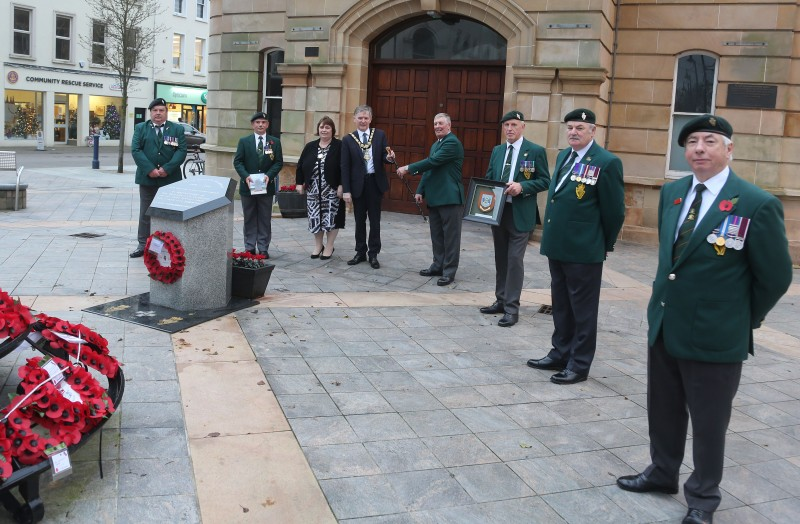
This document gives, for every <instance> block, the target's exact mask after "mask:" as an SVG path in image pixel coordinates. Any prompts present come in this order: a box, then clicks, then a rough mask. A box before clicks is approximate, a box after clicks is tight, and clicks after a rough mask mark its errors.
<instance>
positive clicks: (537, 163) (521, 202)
mask: <svg viewBox="0 0 800 524" xmlns="http://www.w3.org/2000/svg"><path fill="white" fill-rule="evenodd" d="M507 153H508V143H507V142H505V143H502V144H500V145H499V146H495V148H494V149H493V150H492V156H491V157H490V158H489V169H487V170H486V178H488V179H491V180H501V179H502V177H503V167H504V165H505V162H506V154H507ZM522 161H532V162H533V171H527V172H525V171H523V170H522V168H521V167H520V164H521V162H522ZM511 172H512V173H514V182H519V183H520V185H521V186H522V193H520V194H519V195H517V196H515V197H513V198H512V199H511V203H512V204H513V205H512V206H511V211H512V212H513V213H514V227H515V228H517V231H533V228H534V227H536V216H537V215H538V212H537V207H536V193H538V192H540V191H544V190H545V189H547V188H548V187H549V186H550V173H549V171H548V169H547V153H546V152H545V150H544V148H543V147H542V146H537V145H536V144H534V143H533V142H531V141H530V140H528V139H526V138H523V139H522V145H520V148H519V155H517V162H516V164H515V165H513V166H511Z"/></svg>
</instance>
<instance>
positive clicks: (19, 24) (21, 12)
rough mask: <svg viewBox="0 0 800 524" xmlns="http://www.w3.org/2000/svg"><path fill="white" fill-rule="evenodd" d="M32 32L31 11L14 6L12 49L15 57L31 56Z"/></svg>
mask: <svg viewBox="0 0 800 524" xmlns="http://www.w3.org/2000/svg"><path fill="white" fill-rule="evenodd" d="M32 31H33V11H32V10H30V9H25V8H24V7H16V6H14V44H13V45H14V48H13V50H12V52H13V53H14V54H15V55H21V56H31V54H32V52H31V41H32V38H31V33H32Z"/></svg>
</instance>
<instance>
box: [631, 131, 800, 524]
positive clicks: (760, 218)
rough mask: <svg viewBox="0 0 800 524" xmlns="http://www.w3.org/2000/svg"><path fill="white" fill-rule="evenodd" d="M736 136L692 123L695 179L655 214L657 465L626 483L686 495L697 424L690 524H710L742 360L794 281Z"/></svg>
mask: <svg viewBox="0 0 800 524" xmlns="http://www.w3.org/2000/svg"><path fill="white" fill-rule="evenodd" d="M732 136H733V128H732V127H731V125H730V124H729V123H728V122H727V121H726V120H725V119H724V118H722V117H719V116H714V115H701V116H698V117H696V118H694V119H692V120H690V121H689V122H687V124H686V125H685V126H684V127H683V129H682V130H681V132H680V134H679V135H678V144H679V145H680V146H682V147H684V148H685V157H686V161H687V162H688V164H689V166H690V167H691V169H692V172H693V174H692V175H690V176H687V177H684V178H682V179H681V180H677V181H675V182H670V183H668V184H666V185H664V187H663V188H662V190H661V198H660V200H659V205H658V235H659V250H658V269H657V271H656V277H655V281H654V282H653V294H652V296H651V297H650V304H649V305H648V307H647V321H648V324H649V329H648V339H647V343H648V353H647V359H648V364H647V418H648V424H649V432H650V459H651V464H650V465H649V466H648V467H647V468H645V470H644V471H643V472H642V473H639V474H638V475H626V476H623V477H620V478H619V479H617V485H618V486H619V487H620V488H622V489H624V490H627V491H634V492H650V491H654V492H661V493H677V492H678V478H679V474H680V467H681V462H682V461H683V455H684V447H685V445H686V430H687V427H688V423H689V421H690V420H691V423H692V435H693V441H692V451H693V457H692V458H693V463H694V470H693V471H692V473H691V475H689V478H688V479H687V480H686V482H685V483H684V485H683V491H684V496H685V497H686V502H687V503H688V506H689V511H688V512H687V514H686V517H685V518H684V519H683V522H684V523H685V524H699V523H705V522H712V520H713V515H714V511H716V509H717V507H718V506H719V504H720V500H721V496H720V490H719V484H720V482H721V480H722V471H723V467H722V466H723V462H724V460H725V433H726V432H727V430H728V423H729V422H730V417H731V409H732V404H733V397H734V396H735V395H736V391H737V389H738V387H739V380H740V378H741V374H742V362H743V361H744V360H746V359H747V356H748V354H752V353H753V330H754V329H756V328H758V327H759V326H760V325H761V322H763V320H764V318H765V317H766V315H767V313H768V312H769V311H770V309H772V307H773V306H774V305H775V304H776V303H777V301H778V300H779V299H780V297H781V296H782V295H783V294H784V293H785V292H786V290H787V289H788V288H789V285H790V284H791V282H792V261H791V258H790V256H789V246H788V242H787V240H786V230H785V226H784V222H783V208H782V206H781V203H780V201H779V200H778V199H777V198H775V197H774V196H772V195H770V194H769V193H767V192H766V191H764V190H762V189H760V188H759V187H757V186H755V185H753V184H751V183H749V182H746V181H744V180H742V179H741V178H739V177H737V176H736V175H735V174H734V172H733V171H732V170H731V169H730V168H729V167H728V165H729V163H730V161H731V159H732V157H733V142H732V140H731V138H732Z"/></svg>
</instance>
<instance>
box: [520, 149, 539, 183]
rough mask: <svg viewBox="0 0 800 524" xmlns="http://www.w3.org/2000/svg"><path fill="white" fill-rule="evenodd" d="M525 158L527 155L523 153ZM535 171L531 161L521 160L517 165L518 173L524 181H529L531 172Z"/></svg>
mask: <svg viewBox="0 0 800 524" xmlns="http://www.w3.org/2000/svg"><path fill="white" fill-rule="evenodd" d="M525 156H526V157H527V156H528V153H525ZM534 171H536V168H535V167H534V161H533V160H522V161H520V163H519V172H520V173H522V174H523V175H525V180H530V179H531V177H532V176H533V172H534Z"/></svg>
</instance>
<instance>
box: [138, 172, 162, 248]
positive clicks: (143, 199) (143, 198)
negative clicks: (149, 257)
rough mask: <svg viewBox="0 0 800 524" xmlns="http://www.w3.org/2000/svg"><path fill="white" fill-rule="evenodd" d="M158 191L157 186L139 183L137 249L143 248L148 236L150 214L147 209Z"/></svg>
mask: <svg viewBox="0 0 800 524" xmlns="http://www.w3.org/2000/svg"><path fill="white" fill-rule="evenodd" d="M156 193H158V186H144V185H139V230H138V232H137V234H136V240H137V242H138V246H137V247H138V249H144V245H145V244H146V243H147V237H149V236H150V215H148V214H147V210H148V209H150V204H152V203H153V199H154V198H155V197H156Z"/></svg>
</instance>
